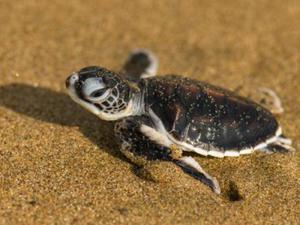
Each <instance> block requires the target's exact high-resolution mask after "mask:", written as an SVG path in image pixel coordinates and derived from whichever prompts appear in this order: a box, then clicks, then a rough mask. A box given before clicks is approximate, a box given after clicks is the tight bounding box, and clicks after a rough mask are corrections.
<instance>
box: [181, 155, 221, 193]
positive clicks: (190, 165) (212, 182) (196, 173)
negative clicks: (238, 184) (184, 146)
mask: <svg viewBox="0 0 300 225" xmlns="http://www.w3.org/2000/svg"><path fill="white" fill-rule="evenodd" d="M176 163H177V164H178V165H179V166H180V167H182V169H183V170H184V171H185V172H187V173H189V174H190V175H192V176H193V177H195V178H196V179H198V180H200V181H201V182H202V183H204V184H206V185H207V186H209V187H210V188H211V189H212V190H213V191H214V192H215V193H216V194H220V193H221V189H220V186H219V183H218V181H217V179H216V178H214V177H212V176H210V175H209V174H208V173H206V172H205V171H204V170H203V169H202V167H201V166H200V165H199V163H198V162H197V161H196V160H195V159H194V158H192V157H191V156H184V157H182V158H180V159H179V160H178V161H177V162H176Z"/></svg>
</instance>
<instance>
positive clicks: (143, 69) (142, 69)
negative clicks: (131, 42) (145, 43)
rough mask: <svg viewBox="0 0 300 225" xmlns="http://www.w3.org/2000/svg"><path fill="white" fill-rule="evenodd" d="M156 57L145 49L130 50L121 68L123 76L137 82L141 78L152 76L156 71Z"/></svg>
mask: <svg viewBox="0 0 300 225" xmlns="http://www.w3.org/2000/svg"><path fill="white" fill-rule="evenodd" d="M157 67H158V59H157V58H156V56H155V55H154V54H153V53H152V52H150V51H149V50H145V49H136V50H134V51H132V52H131V53H130V54H129V56H128V58H127V60H126V62H125V64H124V66H123V69H122V73H123V74H124V76H125V78H126V79H127V80H129V81H132V82H138V81H139V80H140V79H141V78H146V77H152V76H155V75H156V73H157Z"/></svg>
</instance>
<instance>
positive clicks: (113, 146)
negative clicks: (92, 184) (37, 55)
mask: <svg viewBox="0 0 300 225" xmlns="http://www.w3.org/2000/svg"><path fill="white" fill-rule="evenodd" d="M0 96H1V98H0V106H4V107H6V108H9V109H11V110H13V111H15V112H17V113H21V114H23V115H26V116H29V117H32V118H34V119H36V120H40V121H44V122H48V123H54V124H59V125H62V126H69V127H78V128H79V130H80V131H81V132H82V133H83V134H84V135H85V136H86V137H87V138H88V139H89V140H90V141H92V142H93V143H94V144H96V145H97V146H99V147H100V148H101V149H103V150H104V151H105V152H107V153H109V154H110V155H112V156H114V157H117V158H119V159H122V160H123V161H127V160H126V158H125V157H124V156H123V155H122V154H121V153H120V152H119V151H118V145H117V143H116V141H112V140H114V134H113V123H111V122H107V121H101V120H99V118H97V117H96V116H94V115H92V114H91V113H89V112H87V111H85V110H84V109H82V108H81V107H80V106H78V105H77V104H75V103H74V102H73V101H72V100H71V99H70V98H69V96H68V95H67V94H65V93H61V92H56V91H53V90H50V89H48V88H43V87H34V86H30V85H27V84H18V83H15V84H10V85H6V86H0Z"/></svg>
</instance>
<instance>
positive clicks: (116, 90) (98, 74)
mask: <svg viewBox="0 0 300 225" xmlns="http://www.w3.org/2000/svg"><path fill="white" fill-rule="evenodd" d="M66 87H67V89H68V93H69V95H70V96H71V98H72V99H73V100H74V101H75V102H77V103H78V104H80V105H81V106H83V107H84V108H86V109H88V110H89V111H91V112H92V113H94V114H96V115H97V116H99V117H100V118H101V119H103V120H117V119H120V118H123V117H126V116H130V115H132V114H133V112H134V107H133V93H134V90H133V89H132V88H131V87H130V85H129V83H128V82H127V81H125V80H123V79H122V78H121V77H119V76H118V75H117V74H116V73H114V72H111V71H109V70H107V69H104V68H101V67H97V66H90V67H85V68H83V69H81V70H80V71H79V72H74V73H73V74H71V75H70V76H69V77H68V78H67V80H66Z"/></svg>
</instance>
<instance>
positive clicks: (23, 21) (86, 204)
mask: <svg viewBox="0 0 300 225" xmlns="http://www.w3.org/2000/svg"><path fill="white" fill-rule="evenodd" d="M299 21H300V2H299V1H298V0H294V1H293V0H285V1H281V0H273V1H271V0H270V1H266V0H255V1H254V0H247V1H246V0H245V1H236V0H228V1H198V0H195V1H192V0H188V1H155V3H154V1H153V3H151V2H150V1H148V0H143V1H122V0H119V1H116V0H101V1H97V0H85V1H79V0H74V1H72V2H71V3H62V1H59V0H55V1H51V2H50V1H37V0H26V1H25V0H24V1H23V0H20V1H8V0H2V1H1V2H0V43H1V44H0V46H1V48H0V78H1V79H0V224H18V225H19V224H172V225H175V224H300V218H299V215H300V206H299V203H300V201H299V200H300V199H299V196H300V180H299V177H300V170H299V155H300V154H299V150H300V146H299V143H300V134H299V125H300V117H299V114H300V98H299V91H298V90H299V84H300V51H299V50H300V41H299V40H300V27H299ZM136 47H143V48H148V49H151V50H152V51H154V52H155V53H156V54H157V56H158V57H159V59H160V69H159V74H162V75H163V74H167V73H177V74H183V75H185V76H189V77H193V78H196V79H200V80H203V81H207V82H210V83H212V84H215V85H220V86H222V87H226V88H228V89H231V90H233V89H235V88H237V87H239V86H243V89H242V94H243V93H247V92H249V91H250V92H251V91H252V92H253V91H255V90H256V88H257V87H258V86H266V87H270V88H273V89H274V90H275V91H276V92H277V93H278V94H279V95H280V97H281V98H282V100H283V104H284V107H285V114H284V115H282V116H281V117H280V118H279V121H280V123H281V124H282V127H283V129H284V132H285V133H286V135H287V136H289V137H290V138H292V139H293V141H294V146H295V148H296V152H295V153H294V154H286V155H281V154H273V155H265V154H262V153H255V154H252V155H249V156H243V157H240V158H225V159H215V158H205V157H200V156H195V158H196V160H197V161H198V162H199V163H200V164H201V165H202V166H203V168H205V169H206V170H207V171H208V172H209V173H210V174H211V175H213V176H215V177H216V178H217V179H218V180H219V182H220V185H221V188H222V194H221V195H220V196H218V195H215V194H214V193H212V192H211V191H210V190H209V189H208V188H207V187H206V186H204V185H203V184H201V183H199V182H198V181H196V180H194V179H193V178H191V177H189V176H188V175H186V174H184V173H182V171H181V170H180V169H179V168H178V167H176V166H175V165H173V164H171V163H167V162H156V163H151V164H149V165H147V166H146V167H145V168H143V169H138V168H136V167H134V166H133V165H131V164H130V163H129V162H128V161H127V160H126V159H125V158H124V157H123V156H122V155H121V154H120V153H119V151H118V146H117V144H116V142H115V138H114V136H113V130H112V127H113V124H111V123H109V122H103V121H100V120H98V119H97V118H96V117H95V116H93V115H91V114H90V113H88V112H86V111H85V110H84V109H82V108H80V107H79V106H77V105H76V104H75V103H73V102H72V101H71V100H70V99H69V97H68V96H67V95H66V92H65V87H64V81H65V78H66V76H67V75H68V74H70V73H71V72H72V71H74V70H78V69H80V68H81V67H83V66H87V65H102V66H105V67H107V68H110V69H113V70H119V69H120V68H121V66H122V63H123V62H124V59H125V58H126V55H127V54H128V52H129V51H130V50H131V49H133V48H136Z"/></svg>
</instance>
